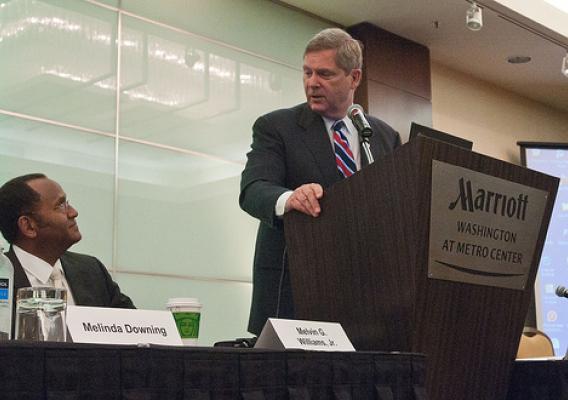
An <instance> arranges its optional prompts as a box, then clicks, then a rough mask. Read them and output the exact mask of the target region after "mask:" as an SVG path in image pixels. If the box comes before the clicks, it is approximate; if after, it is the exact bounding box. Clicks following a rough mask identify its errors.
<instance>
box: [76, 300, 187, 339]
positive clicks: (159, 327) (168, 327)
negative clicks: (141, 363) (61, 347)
mask: <svg viewBox="0 0 568 400" xmlns="http://www.w3.org/2000/svg"><path fill="white" fill-rule="evenodd" d="M67 329H68V330H69V334H70V335H71V339H72V340H73V342H75V343H98V344H136V345H137V344H161V345H170V346H182V342H181V338H180V336H179V332H178V330H177V327H176V324H175V321H174V318H173V316H172V313H171V312H169V311H155V310H132V309H123V308H102V307H80V306H69V307H67Z"/></svg>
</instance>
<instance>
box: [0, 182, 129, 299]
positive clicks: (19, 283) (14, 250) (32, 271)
mask: <svg viewBox="0 0 568 400" xmlns="http://www.w3.org/2000/svg"><path fill="white" fill-rule="evenodd" d="M77 215H79V214H78V212H77V210H75V208H73V206H71V205H70V204H69V201H68V200H67V197H66V194H65V192H64V191H63V189H62V188H61V186H60V185H59V184H58V183H57V182H54V181H52V180H51V179H49V178H47V177H46V176H45V175H43V174H30V175H24V176H20V177H17V178H14V179H12V180H10V181H8V182H6V183H5V184H4V185H3V186H2V187H0V231H1V232H2V235H3V236H4V238H5V239H6V240H7V241H8V243H10V251H8V253H6V255H7V256H8V258H9V259H10V260H11V261H12V264H13V265H14V294H15V293H16V292H17V290H18V289H19V288H21V287H28V286H55V287H63V288H65V289H67V304H71V305H73V304H74V305H81V306H98V307H116V308H135V307H134V304H133V303H132V300H130V298H129V297H128V296H126V295H124V294H122V293H121V292H120V288H119V287H118V285H117V284H116V283H115V282H114V281H113V280H112V278H111V276H110V275H109V273H108V271H107V269H106V268H105V266H104V265H103V264H102V263H101V262H100V261H99V260H97V259H96V258H95V257H91V256H88V255H84V254H79V253H71V252H69V251H67V249H68V248H69V247H71V246H72V245H74V244H75V243H77V242H78V241H79V240H81V232H79V227H78V226H77V221H76V220H75V218H77ZM14 304H15V299H14Z"/></svg>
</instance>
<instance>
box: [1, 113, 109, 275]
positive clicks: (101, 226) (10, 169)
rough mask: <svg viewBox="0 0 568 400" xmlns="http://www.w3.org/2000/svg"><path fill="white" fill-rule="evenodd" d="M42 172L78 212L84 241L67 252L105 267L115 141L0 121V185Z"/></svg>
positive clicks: (23, 122) (17, 121)
mask: <svg viewBox="0 0 568 400" xmlns="http://www.w3.org/2000/svg"><path fill="white" fill-rule="evenodd" d="M33 172H41V173H44V174H46V175H47V176H48V177H50V178H51V179H53V180H55V181H57V182H59V184H60V185H61V186H62V187H63V190H64V191H65V192H66V193H67V197H68V198H69V200H70V202H71V203H72V205H73V206H74V207H75V208H76V209H77V211H78V212H79V217H78V218H77V222H78V224H79V228H80V230H81V233H82V234H83V239H82V240H81V242H79V243H78V244H76V245H75V246H73V247H72V248H71V250H72V251H78V252H86V253H89V254H91V255H93V256H95V257H98V258H99V259H100V260H101V261H103V262H104V263H105V264H106V265H107V267H110V265H111V258H112V230H113V189H114V138H112V137H105V136H100V135H95V134H92V133H85V132H81V131H75V130H73V129H68V128H63V127H59V126H54V125H48V124H44V123H39V122H34V121H28V120H25V119H20V118H12V117H7V116H2V117H1V118H0V182H2V183H4V182H6V181H7V180H9V179H11V178H14V177H16V176H19V175H24V174H29V173H33Z"/></svg>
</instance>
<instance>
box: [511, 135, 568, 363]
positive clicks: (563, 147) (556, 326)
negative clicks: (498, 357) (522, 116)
mask: <svg viewBox="0 0 568 400" xmlns="http://www.w3.org/2000/svg"><path fill="white" fill-rule="evenodd" d="M517 144H518V145H519V146H520V148H521V162H522V164H523V165H524V166H525V167H527V168H530V169H533V170H535V171H539V172H542V173H545V174H547V175H552V176H556V177H558V178H560V186H559V187H558V194H557V195H556V201H555V203H554V208H553V210H552V217H551V219H550V224H549V226H548V232H547V234H546V241H545V243H544V248H543V250H542V255H541V257H540V264H539V267H538V274H537V278H536V282H535V288H534V290H535V292H534V293H535V296H534V298H535V302H534V303H533V304H532V305H531V310H529V315H528V316H527V324H528V325H532V326H534V325H536V327H537V328H538V329H540V330H541V331H544V332H545V333H546V334H547V335H548V336H550V338H551V339H552V344H553V346H554V353H555V355H557V356H563V355H564V354H566V349H567V347H568V299H566V298H560V297H558V296H556V294H555V291H556V288H557V287H558V286H564V287H568V143H544V142H518V143H517Z"/></svg>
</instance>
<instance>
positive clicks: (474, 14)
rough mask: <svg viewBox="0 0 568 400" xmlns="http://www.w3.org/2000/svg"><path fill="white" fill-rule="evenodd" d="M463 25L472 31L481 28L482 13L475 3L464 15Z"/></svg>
mask: <svg viewBox="0 0 568 400" xmlns="http://www.w3.org/2000/svg"><path fill="white" fill-rule="evenodd" d="M465 23H466V25H467V27H468V28H469V29H471V30H472V31H478V30H480V29H481V28H482V27H483V11H482V10H481V8H480V7H479V6H478V5H477V4H476V3H475V2H473V3H471V6H470V7H469V9H468V10H467V12H466V14H465Z"/></svg>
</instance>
